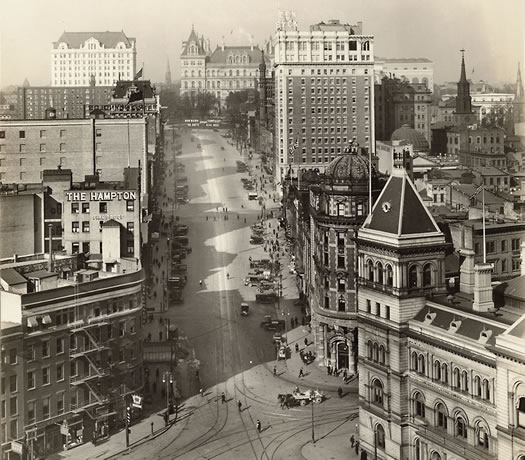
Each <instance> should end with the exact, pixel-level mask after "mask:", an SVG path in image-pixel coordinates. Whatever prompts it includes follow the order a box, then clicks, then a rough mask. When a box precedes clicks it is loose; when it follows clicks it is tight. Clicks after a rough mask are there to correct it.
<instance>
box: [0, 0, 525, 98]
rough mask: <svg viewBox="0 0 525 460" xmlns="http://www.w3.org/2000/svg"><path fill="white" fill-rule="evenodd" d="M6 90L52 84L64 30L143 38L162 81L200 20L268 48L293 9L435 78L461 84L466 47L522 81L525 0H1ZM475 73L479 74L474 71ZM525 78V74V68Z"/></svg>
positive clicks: (494, 79)
mask: <svg viewBox="0 0 525 460" xmlns="http://www.w3.org/2000/svg"><path fill="white" fill-rule="evenodd" d="M1 3H2V7H1V8H0V11H1V12H2V18H3V20H2V21H1V24H0V88H3V87H5V86H7V85H21V84H22V82H23V81H24V79H25V78H26V77H27V78H28V80H29V82H30V84H31V85H33V86H37V85H48V84H49V83H50V78H51V65H50V62H51V53H50V50H51V46H52V42H53V41H56V40H58V38H59V37H60V35H61V34H62V32H63V31H64V30H66V31H106V30H111V31H118V30H124V32H125V33H126V35H128V36H130V37H136V39H137V70H138V69H139V68H140V67H141V66H142V63H144V76H145V78H148V79H151V80H153V81H155V82H159V81H164V75H165V72H166V63H167V60H168V59H169V62H170V66H171V73H172V78H173V79H178V78H179V77H180V65H179V56H180V53H181V49H182V41H183V40H186V39H187V37H188V36H189V34H190V31H191V27H192V24H194V25H195V29H196V31H197V32H198V33H199V34H202V35H204V36H205V38H209V39H210V41H211V44H212V48H215V47H216V45H217V44H220V42H221V41H222V37H223V36H224V40H225V43H226V44H227V45H228V44H237V45H238V44H249V36H250V35H252V36H253V37H254V42H255V43H257V44H259V45H261V46H262V45H263V44H264V43H265V41H266V40H268V38H269V37H270V36H271V35H272V34H273V33H274V32H275V26H276V23H277V18H278V12H279V11H289V10H291V11H295V13H296V19H297V22H298V24H299V29H301V30H308V26H309V25H310V24H315V23H317V22H320V21H327V20H329V19H339V20H340V21H341V22H345V23H350V24H355V23H357V22H358V21H362V22H363V28H364V33H366V34H373V35H374V36H375V45H374V46H375V54H376V56H381V57H390V58H394V57H426V58H428V59H430V60H432V61H433V62H434V80H435V82H437V83H440V82H444V81H457V79H458V78H459V64H460V52H459V50H460V49H461V48H464V49H465V50H466V53H465V60H466V66H467V73H468V74H469V78H471V79H472V80H474V81H479V80H484V81H488V82H491V83H502V82H511V83H513V82H515V80H516V70H517V64H518V61H521V65H522V68H523V67H525V0H323V1H318V0H315V1H314V0H258V1H256V0H185V1H182V0H147V1H144V0H140V1H138V0H90V1H88V2H86V1H80V0H2V1H1ZM472 71H474V72H473V73H472ZM523 75H525V72H523Z"/></svg>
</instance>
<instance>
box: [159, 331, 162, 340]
mask: <svg viewBox="0 0 525 460" xmlns="http://www.w3.org/2000/svg"><path fill="white" fill-rule="evenodd" d="M159 341H160V342H162V331H159Z"/></svg>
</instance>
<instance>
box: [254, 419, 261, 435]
mask: <svg viewBox="0 0 525 460" xmlns="http://www.w3.org/2000/svg"><path fill="white" fill-rule="evenodd" d="M255 427H256V428H257V431H258V432H259V433H260V432H261V421H260V420H259V419H257V422H256V423H255Z"/></svg>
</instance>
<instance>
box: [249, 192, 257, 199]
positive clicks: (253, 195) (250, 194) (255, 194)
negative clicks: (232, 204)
mask: <svg viewBox="0 0 525 460" xmlns="http://www.w3.org/2000/svg"><path fill="white" fill-rule="evenodd" d="M258 197H259V195H257V193H255V192H250V193H248V200H251V201H253V200H256V199H257V198H258Z"/></svg>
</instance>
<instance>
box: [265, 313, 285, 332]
mask: <svg viewBox="0 0 525 460" xmlns="http://www.w3.org/2000/svg"><path fill="white" fill-rule="evenodd" d="M260 326H261V327H262V328H264V329H265V330H267V331H282V330H283V329H284V320H282V319H272V317H271V316H270V315H266V316H265V317H264V321H261V324H260Z"/></svg>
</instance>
